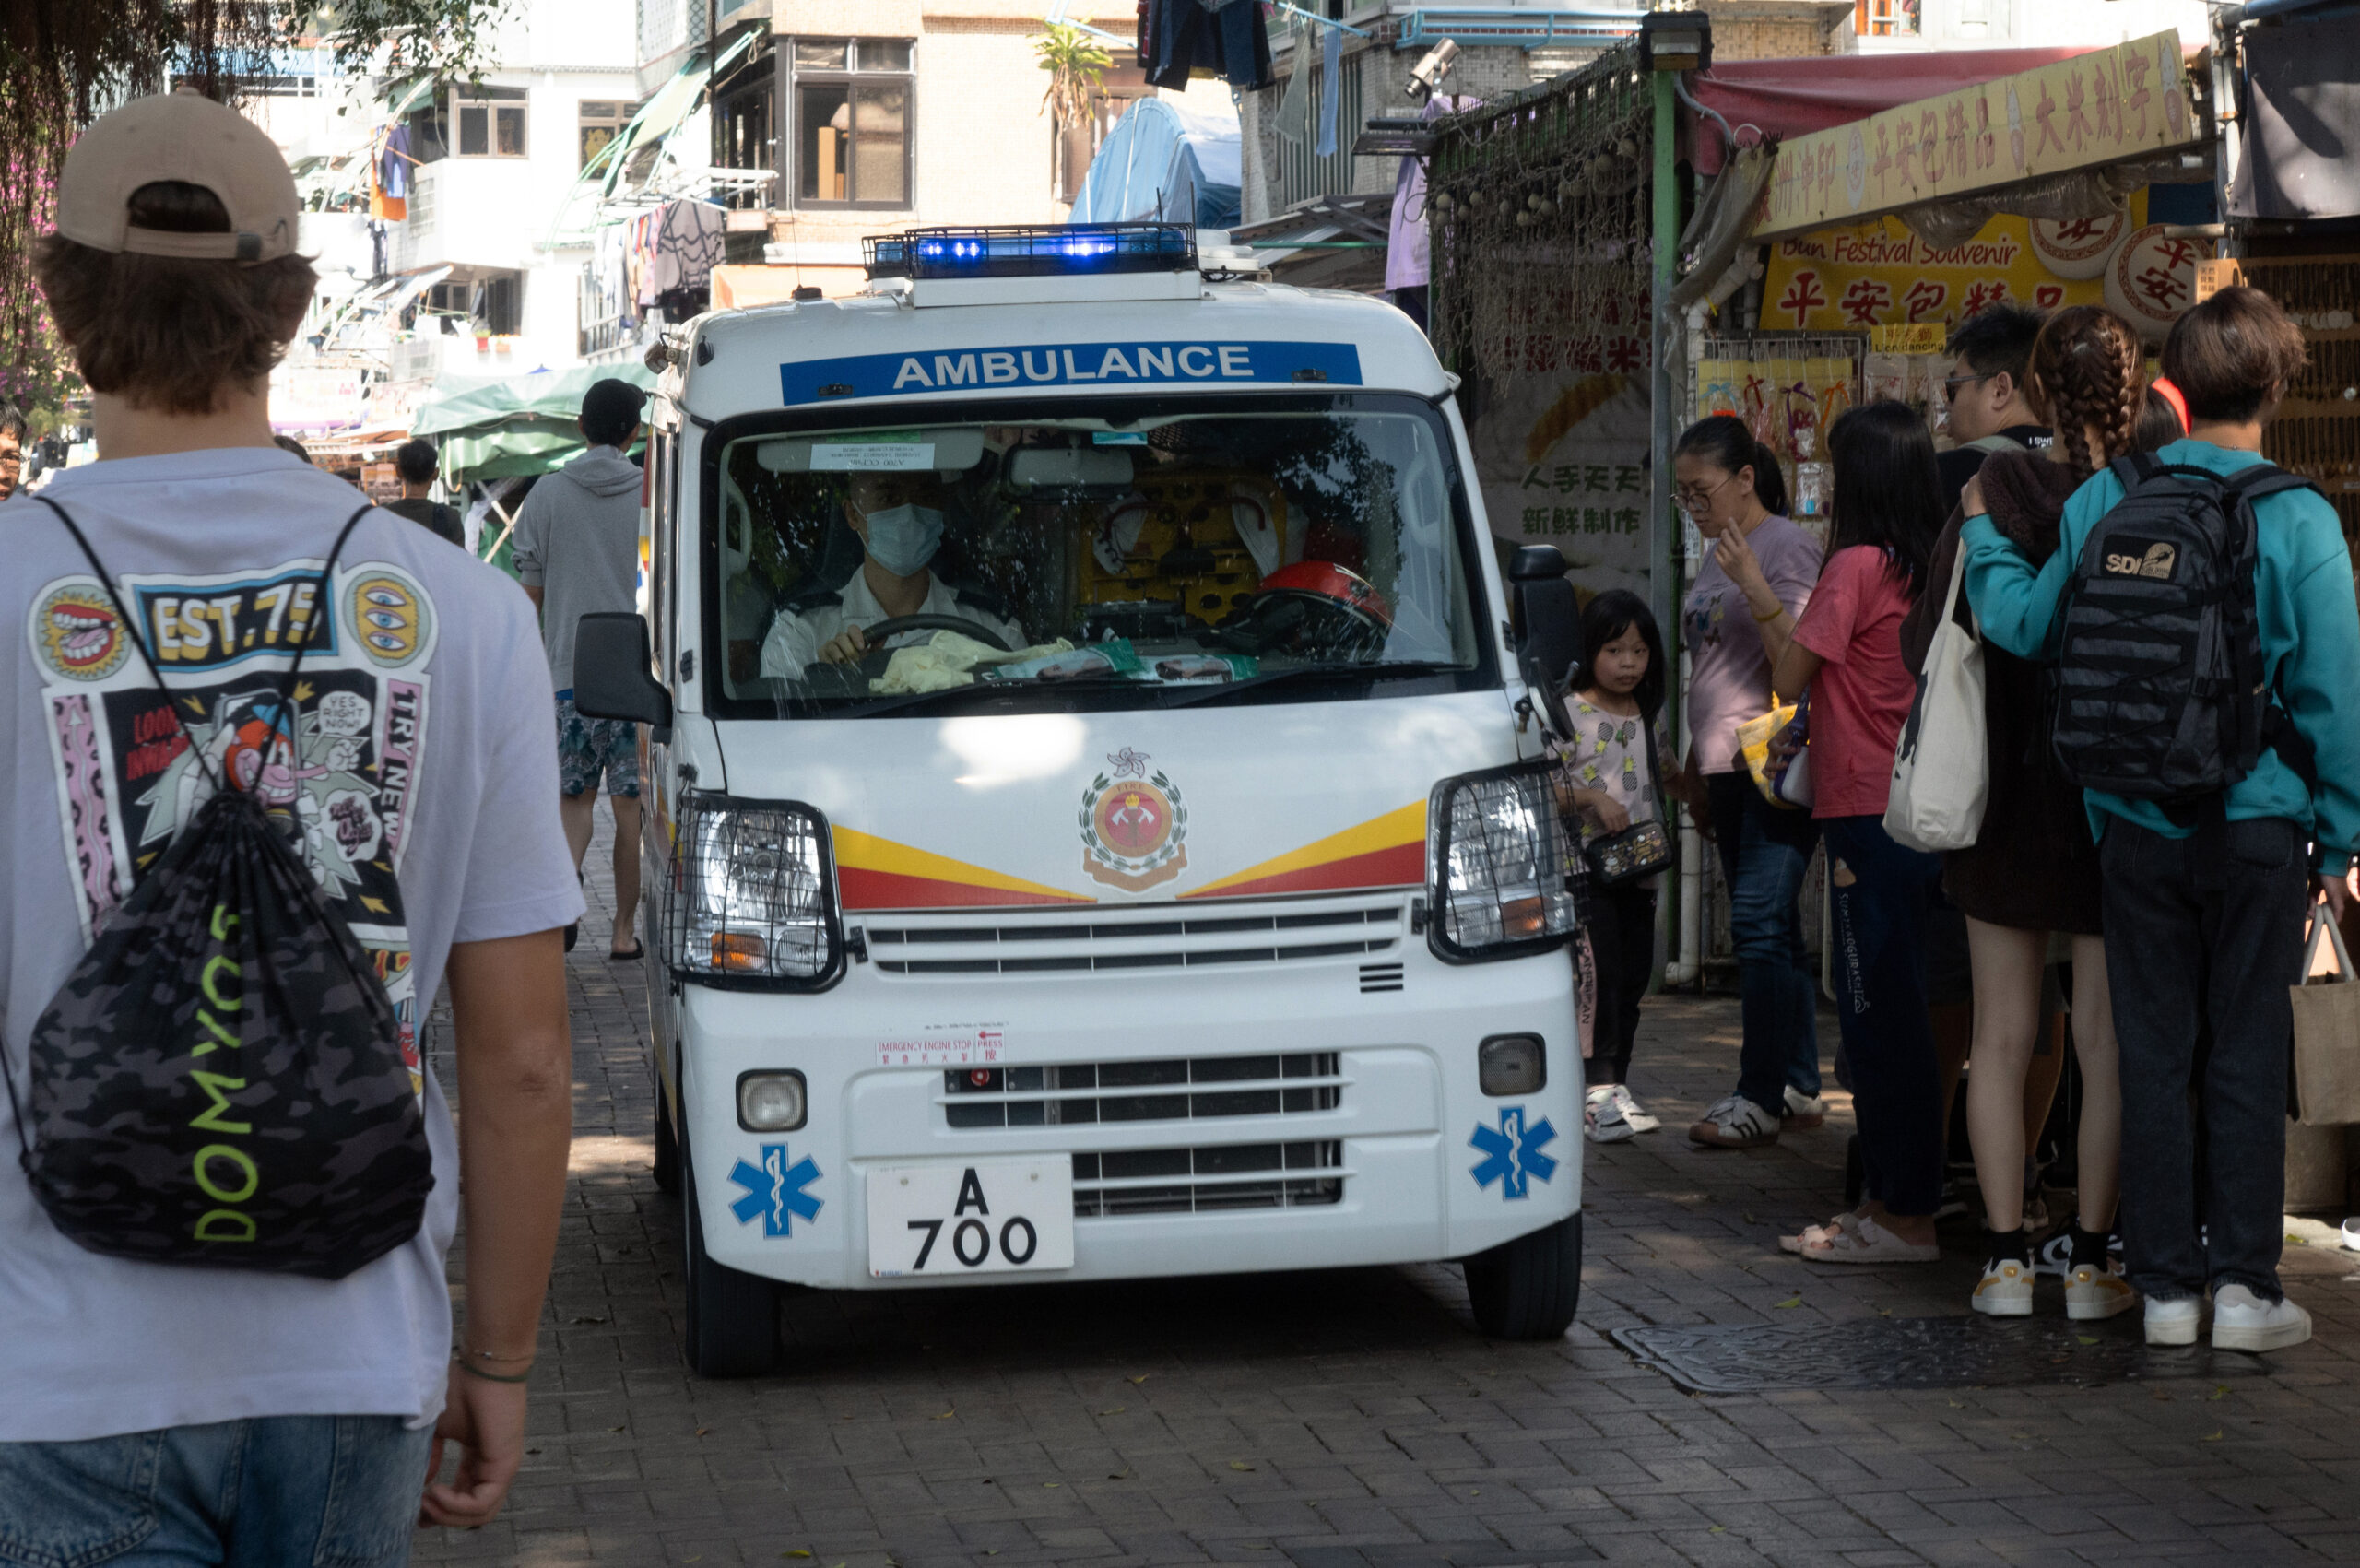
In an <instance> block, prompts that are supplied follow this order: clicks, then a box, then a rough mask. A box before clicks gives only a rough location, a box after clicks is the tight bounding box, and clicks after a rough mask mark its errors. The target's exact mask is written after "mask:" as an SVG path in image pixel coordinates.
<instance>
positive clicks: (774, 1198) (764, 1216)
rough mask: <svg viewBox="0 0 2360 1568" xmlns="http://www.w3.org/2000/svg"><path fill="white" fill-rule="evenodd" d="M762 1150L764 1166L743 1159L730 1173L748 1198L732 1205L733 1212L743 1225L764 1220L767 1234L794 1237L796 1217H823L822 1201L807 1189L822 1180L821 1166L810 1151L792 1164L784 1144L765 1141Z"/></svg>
mask: <svg viewBox="0 0 2360 1568" xmlns="http://www.w3.org/2000/svg"><path fill="white" fill-rule="evenodd" d="M758 1152H759V1153H760V1154H761V1160H762V1162H761V1164H760V1165H757V1164H755V1163H754V1162H753V1161H750V1160H740V1161H737V1168H736V1169H734V1170H732V1171H731V1172H730V1173H729V1179H730V1180H731V1181H732V1182H735V1183H736V1184H737V1185H739V1186H741V1187H744V1188H745V1189H746V1196H745V1197H741V1198H738V1199H737V1201H736V1202H734V1203H732V1204H730V1206H729V1212H730V1213H732V1214H735V1215H736V1216H737V1223H739V1224H740V1225H750V1224H752V1223H753V1222H754V1221H755V1220H757V1219H760V1220H761V1222H762V1234H763V1235H765V1236H791V1235H793V1234H795V1221H796V1219H798V1218H800V1219H801V1220H803V1221H804V1222H805V1223H806V1224H808V1223H809V1222H810V1221H812V1220H817V1219H818V1218H819V1217H820V1199H818V1198H816V1197H812V1196H811V1195H810V1194H809V1193H808V1192H806V1191H805V1190H804V1189H805V1188H806V1187H808V1186H809V1185H811V1184H812V1183H813V1182H816V1181H818V1180H819V1179H820V1167H819V1166H818V1165H817V1164H815V1163H814V1162H813V1161H812V1159H811V1157H810V1156H809V1155H808V1154H807V1155H805V1156H804V1157H803V1158H802V1159H800V1160H798V1161H796V1162H795V1163H794V1164H792V1165H789V1164H788V1163H787V1162H786V1145H785V1144H783V1143H766V1144H763V1145H762V1146H761V1149H759V1150H758Z"/></svg>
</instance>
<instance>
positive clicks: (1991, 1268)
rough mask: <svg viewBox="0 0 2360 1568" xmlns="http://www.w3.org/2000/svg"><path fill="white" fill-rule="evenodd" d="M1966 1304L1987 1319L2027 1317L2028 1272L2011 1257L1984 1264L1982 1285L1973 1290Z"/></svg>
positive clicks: (2029, 1299)
mask: <svg viewBox="0 0 2360 1568" xmlns="http://www.w3.org/2000/svg"><path fill="white" fill-rule="evenodd" d="M1967 1304H1968V1305H1969V1306H1971V1307H1973V1308H1974V1309H1975V1310H1976V1311H1977V1312H1979V1313H1982V1314H1984V1315H1987V1316H1990V1317H2030V1316H2031V1315H2032V1270H2031V1269H2029V1268H2026V1267H2024V1265H2023V1264H2021V1263H2018V1262H2017V1261H2016V1260H2015V1259H2014V1258H2012V1257H2011V1258H2007V1259H2004V1260H2002V1261H2000V1262H1998V1263H1990V1264H1986V1265H1985V1266H1984V1269H1983V1282H1982V1283H1981V1284H1979V1285H1977V1286H1976V1287H1975V1294H1974V1295H1972V1296H1970V1297H1968V1298H1967Z"/></svg>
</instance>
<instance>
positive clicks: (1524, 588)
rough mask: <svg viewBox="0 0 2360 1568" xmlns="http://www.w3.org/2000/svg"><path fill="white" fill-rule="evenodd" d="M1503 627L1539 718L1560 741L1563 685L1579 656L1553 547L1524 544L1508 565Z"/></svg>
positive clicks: (1570, 724) (1568, 590)
mask: <svg viewBox="0 0 2360 1568" xmlns="http://www.w3.org/2000/svg"><path fill="white" fill-rule="evenodd" d="M1508 626H1509V629H1510V630H1511V631H1514V632H1515V634H1516V655H1517V663H1518V665H1519V666H1521V667H1522V669H1523V672H1524V683H1525V685H1526V686H1528V687H1529V688H1531V690H1532V700H1533V701H1535V702H1537V703H1539V704H1540V714H1541V717H1542V718H1544V719H1546V720H1548V722H1549V727H1550V728H1551V729H1552V730H1554V731H1556V732H1557V737H1558V738H1559V739H1561V740H1570V739H1572V738H1573V735H1574V721H1573V715H1572V714H1571V713H1567V712H1566V710H1565V688H1566V685H1567V683H1568V682H1570V681H1571V680H1572V679H1573V677H1574V666H1576V665H1577V664H1579V663H1580V662H1581V656H1582V612H1581V606H1580V604H1579V602H1578V601H1576V600H1575V597H1574V585H1573V584H1571V583H1569V582H1567V581H1566V580H1565V558H1564V556H1563V553H1562V552H1560V551H1559V550H1558V548H1557V547H1556V546H1554V545H1526V546H1525V547H1523V548H1521V549H1519V550H1517V551H1516V559H1515V560H1513V561H1511V562H1510V563H1509V564H1508Z"/></svg>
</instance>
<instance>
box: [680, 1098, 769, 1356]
mask: <svg viewBox="0 0 2360 1568" xmlns="http://www.w3.org/2000/svg"><path fill="white" fill-rule="evenodd" d="M680 1176H681V1181H680V1187H681V1193H680V1197H681V1207H682V1208H685V1209H687V1210H688V1213H687V1216H686V1218H685V1220H684V1222H683V1223H682V1225H681V1227H680V1239H681V1244H682V1251H683V1252H684V1253H685V1254H686V1256H685V1257H684V1259H683V1260H682V1261H683V1263H684V1265H685V1267H682V1269H681V1270H680V1273H681V1278H682V1279H684V1280H685V1281H686V1283H687V1285H688V1298H689V1299H688V1310H687V1312H686V1313H685V1314H683V1321H682V1324H681V1336H680V1338H681V1344H680V1348H681V1350H682V1351H683V1353H684V1354H685V1355H686V1357H687V1359H688V1363H689V1370H690V1372H693V1373H696V1374H697V1375H698V1376H699V1377H759V1376H761V1374H762V1373H767V1372H774V1371H776V1370H777V1368H778V1362H779V1335H778V1287H777V1285H776V1284H774V1283H773V1282H772V1281H771V1280H768V1279H763V1278H761V1276H760V1275H757V1274H748V1273H745V1272H743V1271H742V1270H739V1269H736V1268H731V1267H727V1266H726V1265H725V1264H719V1263H715V1262H714V1260H713V1257H712V1256H711V1255H710V1254H708V1253H707V1252H706V1251H705V1249H704V1219H703V1217H702V1215H700V1214H699V1213H698V1212H697V1171H696V1164H695V1162H694V1161H691V1160H690V1159H689V1158H688V1148H687V1144H686V1142H685V1140H684V1141H683V1143H682V1146H681V1158H680Z"/></svg>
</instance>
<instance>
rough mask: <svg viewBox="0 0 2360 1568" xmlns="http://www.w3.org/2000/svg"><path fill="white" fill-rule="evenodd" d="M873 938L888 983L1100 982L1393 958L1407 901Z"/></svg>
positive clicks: (1016, 923) (1139, 912) (939, 928)
mask: <svg viewBox="0 0 2360 1568" xmlns="http://www.w3.org/2000/svg"><path fill="white" fill-rule="evenodd" d="M885 918H886V919H887V920H888V921H890V924H881V925H869V926H867V928H866V929H865V933H864V935H865V936H866V937H867V946H868V951H869V955H870V958H871V960H872V961H874V962H875V964H876V965H877V968H878V971H879V973H884V974H964V975H973V974H1010V975H1037V974H1045V973H1099V972H1105V971H1114V970H1138V969H1195V968H1206V967H1217V966H1230V967H1234V966H1236V965H1239V964H1265V963H1289V962H1300V961H1304V960H1309V959H1337V958H1351V957H1358V956H1360V955H1363V954H1373V953H1389V952H1392V951H1394V950H1395V949H1397V948H1398V945H1399V943H1400V940H1401V901H1400V900H1399V899H1398V898H1395V899H1391V900H1388V901H1386V902H1376V903H1373V902H1369V900H1368V899H1367V898H1365V897H1363V898H1360V899H1357V900H1303V901H1300V902H1289V903H1285V904H1280V905H1274V906H1265V907H1264V908H1261V909H1258V910H1257V909H1253V908H1251V907H1247V908H1243V909H1240V908H1234V907H1232V908H1226V909H1223V910H1222V911H1221V913H1219V914H1215V913H1213V912H1212V910H1210V909H1207V910H1206V911H1205V912H1204V913H1202V914H1199V913H1198V912H1197V911H1196V910H1194V909H1190V910H1188V911H1186V913H1183V912H1182V911H1181V910H1180V909H1178V908H1175V907H1174V906H1172V905H1169V904H1166V905H1161V906H1157V907H1152V908H1142V909H1132V910H1103V911H1098V910H1093V911H1091V912H1090V913H1089V914H1088V915H1087V916H1086V917H1081V916H1078V915H1077V914H1075V913H1074V912H1072V911H1070V910H1064V909H1057V910H1044V911H1042V912H1040V913H1038V914H1018V913H1015V912H1012V911H1011V912H1005V913H1003V912H999V911H994V912H993V914H991V915H989V916H987V917H981V918H979V917H978V916H977V915H976V914H948V915H918V914H897V915H891V916H887V917H885Z"/></svg>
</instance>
